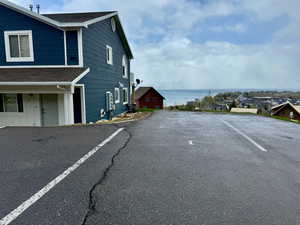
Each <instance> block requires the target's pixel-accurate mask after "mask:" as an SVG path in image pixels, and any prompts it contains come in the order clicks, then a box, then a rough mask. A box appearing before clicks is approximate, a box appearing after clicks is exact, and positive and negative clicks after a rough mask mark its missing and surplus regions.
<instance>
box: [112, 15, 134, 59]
mask: <svg viewBox="0 0 300 225" xmlns="http://www.w3.org/2000/svg"><path fill="white" fill-rule="evenodd" d="M116 16H117V19H118V21H119V23H120V25H121V29H122V32H123V33H124V37H125V41H126V43H127V45H128V47H129V50H130V52H131V55H132V57H131V58H130V57H129V60H132V59H134V57H133V54H132V50H131V47H130V44H129V42H128V40H127V37H126V34H125V31H124V29H123V25H122V21H121V19H120V17H119V14H117V15H116Z"/></svg>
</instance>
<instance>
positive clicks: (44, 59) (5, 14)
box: [0, 6, 65, 66]
mask: <svg viewBox="0 0 300 225" xmlns="http://www.w3.org/2000/svg"><path fill="white" fill-rule="evenodd" d="M15 30H32V38H33V50H34V62H6V55H5V43H4V31H15ZM64 63H65V60H64V34H63V31H61V30H59V29H56V28H54V27H52V26H49V25H47V24H45V23H42V22H40V21H38V20H35V19H33V18H31V17H28V16H25V15H23V14H21V13H18V12H16V11H14V10H11V9H8V8H6V7H4V6H0V66H12V65H64Z"/></svg>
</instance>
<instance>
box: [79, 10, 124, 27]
mask: <svg viewBox="0 0 300 225" xmlns="http://www.w3.org/2000/svg"><path fill="white" fill-rule="evenodd" d="M117 15H118V13H117V12H114V13H110V14H107V15H106V16H101V17H98V18H95V19H91V20H88V21H86V22H84V24H85V27H88V26H89V25H91V24H93V23H97V22H100V21H103V20H106V19H108V18H110V17H113V16H117Z"/></svg>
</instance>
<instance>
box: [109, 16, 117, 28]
mask: <svg viewBox="0 0 300 225" xmlns="http://www.w3.org/2000/svg"><path fill="white" fill-rule="evenodd" d="M110 24H111V30H112V32H116V29H117V24H116V20H115V18H114V17H112V18H111V19H110Z"/></svg>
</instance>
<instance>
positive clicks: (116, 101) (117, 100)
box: [115, 88, 120, 103]
mask: <svg viewBox="0 0 300 225" xmlns="http://www.w3.org/2000/svg"><path fill="white" fill-rule="evenodd" d="M116 91H117V92H118V99H116ZM115 103H120V88H115Z"/></svg>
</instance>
